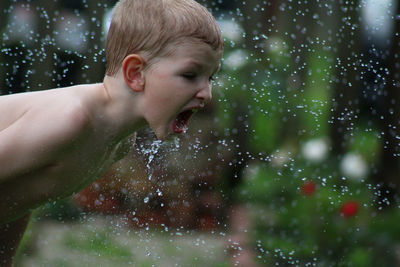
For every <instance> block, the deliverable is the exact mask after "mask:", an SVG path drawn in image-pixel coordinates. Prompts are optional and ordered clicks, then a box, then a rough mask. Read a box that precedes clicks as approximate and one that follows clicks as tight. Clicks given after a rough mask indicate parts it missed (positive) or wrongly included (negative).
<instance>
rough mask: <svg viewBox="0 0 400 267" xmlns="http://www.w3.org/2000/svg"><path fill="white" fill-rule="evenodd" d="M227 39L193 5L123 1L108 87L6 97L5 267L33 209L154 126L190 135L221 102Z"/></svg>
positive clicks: (0, 126) (82, 181)
mask: <svg viewBox="0 0 400 267" xmlns="http://www.w3.org/2000/svg"><path fill="white" fill-rule="evenodd" d="M222 51H223V40H222V37H221V32H220V30H219V28H218V25H217V23H216V22H215V20H214V18H213V17H212V16H211V14H210V13H209V12H208V11H207V10H206V9H205V8H204V7H202V6H201V5H199V4H198V3H196V2H195V1H193V0H121V1H120V2H118V3H117V5H116V6H115V8H114V10H113V19H112V23H111V26H110V29H109V33H108V36H107V42H106V53H107V70H106V75H105V78H104V80H103V83H99V84H87V85H78V86H72V87H68V88H59V89H52V90H45V91H36V92H29V93H22V94H14V95H7V96H1V97H0V114H6V115H5V116H1V117H0V210H1V213H0V266H9V265H12V258H13V255H14V254H15V251H16V249H17V247H18V243H19V241H20V238H21V237H22V235H23V233H24V231H25V228H26V225H27V222H28V220H29V216H30V212H31V211H32V210H33V209H35V208H36V207H38V206H40V205H42V204H43V203H46V202H48V201H52V200H56V199H59V198H62V197H66V196H69V195H71V194H73V193H75V192H78V191H79V190H80V189H82V188H83V187H85V186H86V185H88V184H90V183H91V182H93V181H94V180H95V179H97V178H100V177H101V176H102V174H103V173H104V172H105V171H106V170H107V169H108V168H109V167H110V165H112V164H113V163H114V162H116V161H117V160H119V159H120V158H121V157H122V156H123V155H124V153H123V152H124V151H127V150H129V146H132V141H133V140H132V138H131V136H132V134H134V133H135V131H136V130H138V129H139V128H140V127H142V126H144V125H149V126H150V127H151V128H152V130H153V131H154V132H155V134H156V136H157V138H159V139H161V140H163V139H165V138H167V137H168V135H170V134H172V133H181V132H183V131H184V129H185V127H186V124H187V122H188V120H189V118H190V116H191V115H192V114H193V113H195V111H196V110H198V109H200V108H202V107H204V105H205V104H206V103H207V102H208V101H209V100H210V99H211V79H212V76H213V74H214V73H215V72H216V71H217V69H218V67H219V64H220V60H221V56H222Z"/></svg>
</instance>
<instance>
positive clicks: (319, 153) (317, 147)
mask: <svg viewBox="0 0 400 267" xmlns="http://www.w3.org/2000/svg"><path fill="white" fill-rule="evenodd" d="M301 153H302V154H303V156H304V158H305V159H307V160H309V161H312V162H315V163H318V162H321V161H323V160H325V159H326V157H327V156H328V142H327V141H326V138H317V139H311V140H309V141H307V142H306V143H305V144H304V145H303V147H302V149H301Z"/></svg>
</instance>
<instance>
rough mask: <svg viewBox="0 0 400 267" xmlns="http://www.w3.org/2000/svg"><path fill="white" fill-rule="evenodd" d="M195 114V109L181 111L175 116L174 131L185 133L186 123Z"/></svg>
mask: <svg viewBox="0 0 400 267" xmlns="http://www.w3.org/2000/svg"><path fill="white" fill-rule="evenodd" d="M193 114H194V110H186V111H183V112H181V113H179V115H178V116H177V117H176V118H175V120H174V123H173V130H174V133H183V132H184V131H186V129H187V127H186V125H187V123H188V122H189V119H190V117H192V115H193Z"/></svg>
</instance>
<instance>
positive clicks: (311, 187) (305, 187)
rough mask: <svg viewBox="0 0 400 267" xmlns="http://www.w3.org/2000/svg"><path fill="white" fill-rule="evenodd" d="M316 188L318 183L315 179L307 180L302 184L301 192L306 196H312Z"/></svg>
mask: <svg viewBox="0 0 400 267" xmlns="http://www.w3.org/2000/svg"><path fill="white" fill-rule="evenodd" d="M316 188H317V185H316V184H315V183H314V182H313V181H305V182H304V183H303V184H302V185H301V193H302V194H303V195H304V196H311V195H312V194H314V192H315V189H316Z"/></svg>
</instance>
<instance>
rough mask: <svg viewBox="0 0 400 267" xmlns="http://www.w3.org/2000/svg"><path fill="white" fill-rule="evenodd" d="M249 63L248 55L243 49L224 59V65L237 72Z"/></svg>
mask: <svg viewBox="0 0 400 267" xmlns="http://www.w3.org/2000/svg"><path fill="white" fill-rule="evenodd" d="M246 63H247V53H246V52H245V51H244V50H242V49H236V50H234V51H232V52H231V53H229V54H228V55H227V56H226V57H225V58H224V65H225V66H227V67H228V68H230V69H232V70H236V69H238V68H240V67H242V66H243V65H244V64H246Z"/></svg>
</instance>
